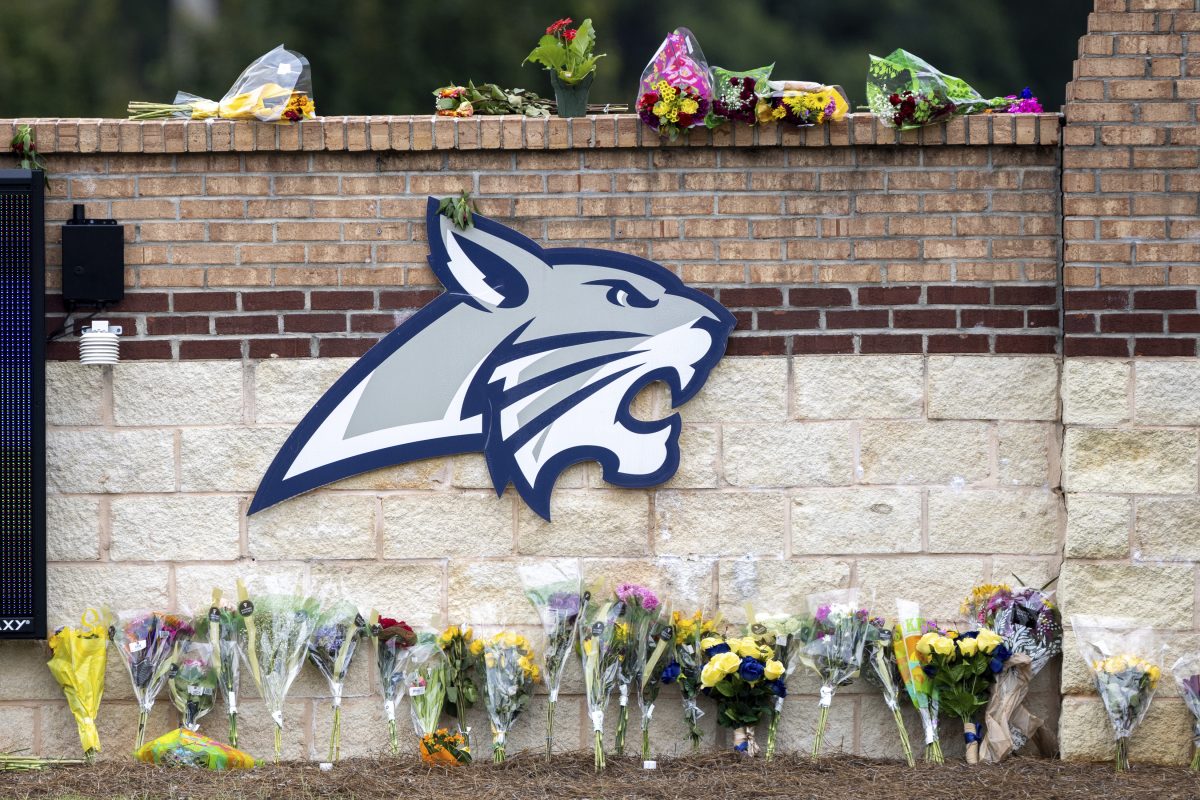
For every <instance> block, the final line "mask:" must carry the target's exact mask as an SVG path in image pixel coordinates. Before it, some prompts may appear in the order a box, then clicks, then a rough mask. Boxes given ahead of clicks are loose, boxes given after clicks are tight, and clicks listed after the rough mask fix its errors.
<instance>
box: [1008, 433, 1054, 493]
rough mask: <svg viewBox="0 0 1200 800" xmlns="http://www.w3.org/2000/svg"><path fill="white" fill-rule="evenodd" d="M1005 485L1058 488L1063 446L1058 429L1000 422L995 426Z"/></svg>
mask: <svg viewBox="0 0 1200 800" xmlns="http://www.w3.org/2000/svg"><path fill="white" fill-rule="evenodd" d="M996 431H997V441H998V448H999V450H998V466H999V475H998V478H999V481H1000V484H1001V485H1002V486H1010V485H1011V486H1057V485H1058V482H1059V475H1058V452H1059V450H1060V445H1059V442H1058V436H1057V434H1056V426H1054V425H1052V424H1045V423H1036V422H1031V423H1026V422H1001V423H1000V424H998V425H997V426H996Z"/></svg>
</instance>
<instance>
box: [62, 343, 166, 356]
mask: <svg viewBox="0 0 1200 800" xmlns="http://www.w3.org/2000/svg"><path fill="white" fill-rule="evenodd" d="M75 355H76V357H78V355H79V351H78V350H76V351H75ZM170 357H171V343H170V342H166V341H163V340H162V339H133V340H127V339H122V340H121V358H122V360H128V361H136V360H138V359H140V358H153V359H167V358H170Z"/></svg>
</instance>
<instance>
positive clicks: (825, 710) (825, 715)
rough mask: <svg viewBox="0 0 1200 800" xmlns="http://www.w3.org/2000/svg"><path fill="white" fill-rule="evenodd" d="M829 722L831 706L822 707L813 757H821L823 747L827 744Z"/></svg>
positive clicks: (818, 718)
mask: <svg viewBox="0 0 1200 800" xmlns="http://www.w3.org/2000/svg"><path fill="white" fill-rule="evenodd" d="M828 721H829V706H821V713H820V714H818V715H817V735H816V736H815V737H814V738H813V749H812V757H813V758H816V757H817V756H819V755H821V745H823V744H824V743H825V723H826V722H828Z"/></svg>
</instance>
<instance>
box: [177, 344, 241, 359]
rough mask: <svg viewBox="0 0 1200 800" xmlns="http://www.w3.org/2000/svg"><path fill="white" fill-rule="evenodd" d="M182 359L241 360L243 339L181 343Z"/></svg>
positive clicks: (180, 355)
mask: <svg viewBox="0 0 1200 800" xmlns="http://www.w3.org/2000/svg"><path fill="white" fill-rule="evenodd" d="M179 357H180V358H241V357H242V340H241V339H189V340H185V341H182V342H180V343H179Z"/></svg>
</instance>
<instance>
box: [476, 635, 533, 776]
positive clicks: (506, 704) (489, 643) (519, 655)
mask: <svg viewBox="0 0 1200 800" xmlns="http://www.w3.org/2000/svg"><path fill="white" fill-rule="evenodd" d="M536 659H537V656H536V654H535V653H534V652H533V647H532V646H531V645H530V644H529V640H528V639H526V638H525V637H524V636H522V635H520V634H519V633H512V632H510V631H500V632H499V633H497V634H494V635H493V636H491V637H490V638H488V639H486V640H484V641H483V675H484V693H483V703H484V705H485V706H486V707H487V713H488V719H489V720H491V723H492V761H493V762H495V763H497V764H501V763H503V762H504V753H505V747H506V746H507V741H508V733H509V731H511V730H512V726H513V723H515V722H516V721H517V718H518V717H519V716H521V713H522V712H523V711H524V710H525V709H526V708H528V707H529V701H530V699H531V698H532V697H533V688H534V686H535V685H536V684H537V682H538V680H539V679H540V677H541V676H540V672H541V670H540V669H538V665H537V660H536Z"/></svg>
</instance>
